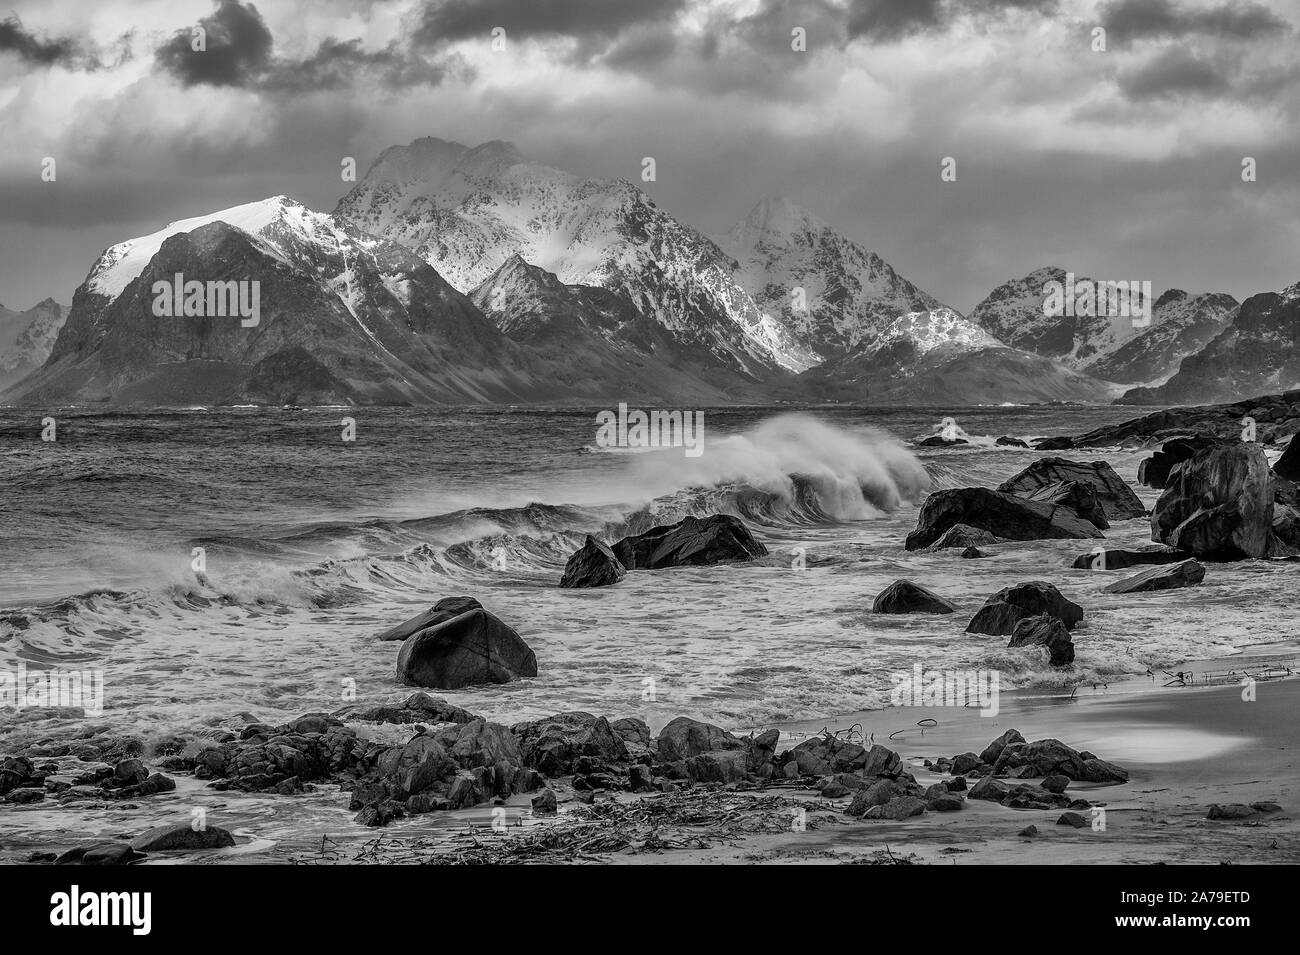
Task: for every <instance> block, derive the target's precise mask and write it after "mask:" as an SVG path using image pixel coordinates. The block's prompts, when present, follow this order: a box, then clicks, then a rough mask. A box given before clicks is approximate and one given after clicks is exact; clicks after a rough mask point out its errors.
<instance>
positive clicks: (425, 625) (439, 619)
mask: <svg viewBox="0 0 1300 955" xmlns="http://www.w3.org/2000/svg"><path fill="white" fill-rule="evenodd" d="M482 609H483V605H482V604H481V603H479V602H478V601H477V600H475V599H474V598H473V597H444V598H443V599H442V600H439V601H438V602H437V603H436V604H434V605H433V606H432V607H430V608H429V609H428V610H426V611H425V612H424V613H422V614H417V615H416V616H414V617H412V618H411V619H410V620H407V621H406V622H405V623H399V624H398V625H397V626H396V627H393V628H391V629H389V630H385V631H384V632H383V633H381V634H380V635H379V636H378V637H376V638H375V639H376V640H405V639H406V638H407V637H410V636H413V635H415V634H417V633H419V632H420V631H421V630H427V629H429V628H430V627H432V626H435V625H437V624H440V623H446V622H447V621H448V620H451V619H452V618H453V617H459V616H460V615H461V614H463V613H468V612H469V611H471V610H482Z"/></svg>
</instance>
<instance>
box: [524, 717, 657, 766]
mask: <svg viewBox="0 0 1300 955" xmlns="http://www.w3.org/2000/svg"><path fill="white" fill-rule="evenodd" d="M510 732H512V733H514V735H515V737H516V738H517V739H518V740H519V748H520V751H521V752H522V753H523V758H524V763H525V764H526V765H528V766H531V767H532V768H534V769H536V770H538V771H540V772H542V773H545V774H546V775H547V776H567V775H568V774H570V773H572V772H573V771H574V769H575V767H576V764H577V761H578V760H579V759H581V758H582V757H584V756H585V757H590V758H592V759H595V760H597V761H599V762H602V763H617V762H623V761H626V760H627V758H628V750H627V746H626V745H625V744H624V742H623V739H622V737H621V736H620V734H619V733H618V732H616V731H615V729H614V727H613V725H612V724H611V723H610V722H609V720H607V719H606V718H605V717H603V716H593V715H592V714H590V713H582V712H576V711H575V712H569V713H556V714H555V715H554V716H548V717H546V718H545V719H540V720H531V721H529V722H524V723H516V724H515V725H514V726H512V727H510ZM648 733H649V731H648V730H647V735H648Z"/></svg>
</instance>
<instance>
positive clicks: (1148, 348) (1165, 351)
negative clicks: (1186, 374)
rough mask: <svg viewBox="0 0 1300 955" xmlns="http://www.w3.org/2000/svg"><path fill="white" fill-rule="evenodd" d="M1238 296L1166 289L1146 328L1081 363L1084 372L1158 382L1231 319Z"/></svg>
mask: <svg viewBox="0 0 1300 955" xmlns="http://www.w3.org/2000/svg"><path fill="white" fill-rule="evenodd" d="M1239 304H1240V303H1238V301H1237V300H1236V299H1235V298H1233V297H1232V296H1231V295H1228V294H1226V293H1224V292H1204V293H1201V294H1200V295H1189V294H1187V293H1186V292H1184V291H1183V290H1182V289H1170V290H1169V291H1167V292H1165V293H1164V294H1163V295H1161V296H1160V297H1159V298H1158V299H1156V303H1155V307H1154V308H1153V309H1152V315H1151V322H1152V324H1151V327H1150V328H1147V329H1143V330H1142V331H1141V332H1140V333H1139V334H1137V335H1135V336H1133V337H1132V338H1130V339H1128V340H1127V341H1125V342H1123V343H1122V344H1120V345H1119V346H1118V347H1117V348H1115V349H1113V350H1111V351H1110V352H1108V353H1106V354H1103V355H1101V356H1099V357H1098V358H1097V359H1095V360H1093V361H1091V362H1089V363H1088V364H1086V365H1085V366H1084V370H1085V371H1087V372H1088V374H1090V375H1093V376H1094V377H1097V378H1103V379H1105V380H1106V381H1115V382H1119V383H1121V384H1129V385H1131V384H1142V383H1146V382H1156V383H1159V382H1163V381H1165V380H1166V379H1168V378H1169V377H1170V376H1172V375H1173V374H1174V373H1175V372H1177V371H1178V365H1179V363H1180V362H1181V361H1182V360H1183V359H1184V358H1186V357H1187V356H1188V355H1193V354H1195V353H1196V352H1198V351H1200V350H1201V349H1202V348H1204V347H1205V346H1206V345H1208V344H1209V343H1210V341H1211V340H1213V339H1214V337H1215V336H1216V335H1218V334H1219V333H1220V332H1222V331H1223V330H1224V329H1225V328H1227V327H1228V325H1230V324H1231V323H1232V316H1233V315H1234V314H1235V313H1236V311H1237V308H1238V307H1239Z"/></svg>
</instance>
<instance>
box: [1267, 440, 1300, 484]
mask: <svg viewBox="0 0 1300 955" xmlns="http://www.w3.org/2000/svg"><path fill="white" fill-rule="evenodd" d="M1273 473H1274V474H1276V475H1277V476H1278V477H1280V478H1285V479H1286V480H1288V481H1300V441H1297V440H1296V436H1295V435H1292V436H1291V440H1290V441H1288V442H1287V446H1286V448H1285V449H1284V450H1283V451H1282V456H1281V457H1280V458H1278V459H1277V461H1275V462H1274V463H1273Z"/></svg>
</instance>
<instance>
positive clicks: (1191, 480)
mask: <svg viewBox="0 0 1300 955" xmlns="http://www.w3.org/2000/svg"><path fill="white" fill-rule="evenodd" d="M1273 494H1274V488H1273V472H1272V471H1270V470H1269V467H1268V459H1267V458H1266V457H1265V456H1264V451H1263V449H1262V448H1260V447H1259V446H1258V445H1251V444H1245V443H1237V444H1225V445H1218V446H1215V447H1211V448H1206V449H1204V450H1202V451H1198V452H1196V454H1194V455H1193V456H1192V457H1191V458H1189V459H1188V460H1187V461H1185V462H1184V463H1183V464H1181V465H1179V467H1178V468H1177V469H1176V470H1175V471H1174V472H1173V474H1171V475H1170V479H1169V484H1168V485H1167V486H1166V487H1165V490H1164V492H1163V493H1162V494H1161V495H1160V498H1159V500H1157V501H1156V505H1155V508H1154V509H1153V510H1152V512H1151V539H1152V540H1154V541H1157V542H1159V543H1162V544H1168V545H1169V546H1170V547H1173V548H1176V549H1178V550H1184V551H1187V552H1189V553H1190V554H1192V555H1193V556H1195V557H1200V558H1203V559H1209V560H1241V559H1243V558H1259V557H1263V556H1265V554H1266V553H1267V552H1268V550H1269V544H1270V541H1271V538H1272V524H1273Z"/></svg>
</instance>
